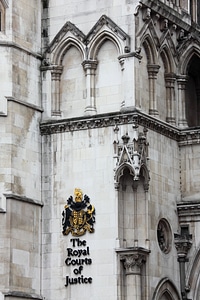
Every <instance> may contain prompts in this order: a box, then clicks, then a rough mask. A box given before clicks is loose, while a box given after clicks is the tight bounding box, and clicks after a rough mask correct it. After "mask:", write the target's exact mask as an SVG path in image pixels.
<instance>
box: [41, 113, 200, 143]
mask: <svg viewBox="0 0 200 300" xmlns="http://www.w3.org/2000/svg"><path fill="white" fill-rule="evenodd" d="M125 124H135V125H141V126H144V127H146V128H147V129H150V130H152V131H155V132H157V133H159V134H161V135H164V136H167V137H168V138H170V139H173V140H175V141H177V142H178V143H179V145H180V146H185V145H192V144H199V143H200V127H199V128H198V127H196V128H190V129H179V128H177V127H175V126H172V125H170V124H168V123H166V122H164V121H161V120H159V119H157V118H155V117H152V116H149V115H147V114H145V113H142V112H141V111H139V110H137V109H135V108H132V109H126V110H125V109H124V110H123V111H121V112H116V113H110V114H101V115H95V116H91V117H88V116H87V117H80V118H71V119H60V120H45V121H43V122H41V124H40V131H41V135H51V134H57V133H62V132H73V131H80V130H87V129H95V128H104V127H114V126H116V125H125Z"/></svg>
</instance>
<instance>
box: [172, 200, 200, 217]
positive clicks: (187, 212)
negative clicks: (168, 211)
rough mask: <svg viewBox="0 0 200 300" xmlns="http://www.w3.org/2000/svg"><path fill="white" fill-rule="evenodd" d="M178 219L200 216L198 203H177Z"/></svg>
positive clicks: (199, 203) (199, 204)
mask: <svg viewBox="0 0 200 300" xmlns="http://www.w3.org/2000/svg"><path fill="white" fill-rule="evenodd" d="M177 211H178V216H179V217H188V216H191V217H192V216H193V217H194V216H198V217H199V216H200V201H187V202H185V201H184V202H179V203H177Z"/></svg>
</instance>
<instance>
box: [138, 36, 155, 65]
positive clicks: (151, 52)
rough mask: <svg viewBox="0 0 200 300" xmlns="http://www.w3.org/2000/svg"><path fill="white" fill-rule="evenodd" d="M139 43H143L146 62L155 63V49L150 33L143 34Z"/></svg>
mask: <svg viewBox="0 0 200 300" xmlns="http://www.w3.org/2000/svg"><path fill="white" fill-rule="evenodd" d="M141 45H143V47H144V50H145V53H146V56H147V63H148V64H157V50H156V46H155V43H154V39H153V38H152V37H151V35H150V34H147V35H145V36H144V37H143V38H142V40H141Z"/></svg>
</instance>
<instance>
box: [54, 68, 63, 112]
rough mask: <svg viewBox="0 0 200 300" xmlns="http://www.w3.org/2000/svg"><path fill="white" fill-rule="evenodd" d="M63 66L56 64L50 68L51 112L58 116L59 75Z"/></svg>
mask: <svg viewBox="0 0 200 300" xmlns="http://www.w3.org/2000/svg"><path fill="white" fill-rule="evenodd" d="M62 70H63V67H62V66H56V67H53V69H52V70H51V114H52V116H60V115H61V111H60V77H61V74H62Z"/></svg>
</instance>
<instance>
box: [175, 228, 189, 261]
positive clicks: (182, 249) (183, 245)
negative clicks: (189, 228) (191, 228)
mask: <svg viewBox="0 0 200 300" xmlns="http://www.w3.org/2000/svg"><path fill="white" fill-rule="evenodd" d="M191 240H192V235H191V234H188V235H187V236H182V235H179V234H175V235H174V243H175V247H176V250H177V254H178V259H181V258H183V259H186V257H187V254H188V251H189V250H190V248H191V246H192V241H191Z"/></svg>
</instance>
